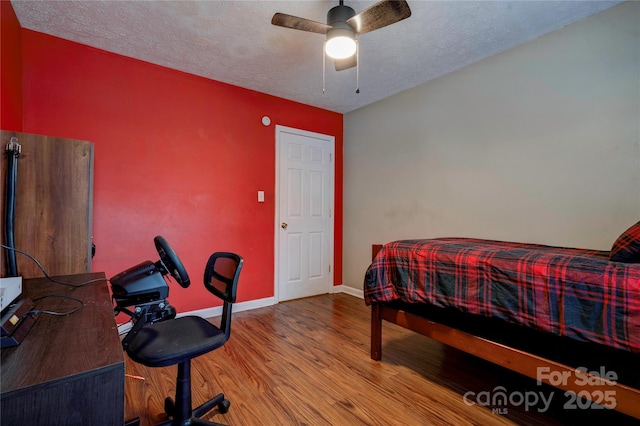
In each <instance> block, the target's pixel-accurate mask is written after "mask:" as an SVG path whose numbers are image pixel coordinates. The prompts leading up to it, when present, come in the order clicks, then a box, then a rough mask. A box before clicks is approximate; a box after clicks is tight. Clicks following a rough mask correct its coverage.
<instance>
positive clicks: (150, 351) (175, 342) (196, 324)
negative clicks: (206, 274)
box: [127, 316, 226, 367]
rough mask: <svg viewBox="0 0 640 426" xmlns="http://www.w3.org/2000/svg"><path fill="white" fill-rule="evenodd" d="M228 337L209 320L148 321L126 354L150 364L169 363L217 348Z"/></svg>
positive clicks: (181, 360) (175, 362) (186, 317)
mask: <svg viewBox="0 0 640 426" xmlns="http://www.w3.org/2000/svg"><path fill="white" fill-rule="evenodd" d="M225 341H226V340H225V335H224V332H223V331H222V330H220V329H219V328H218V327H216V326H214V325H213V324H211V323H210V322H209V321H207V320H205V319H203V318H200V317H196V316H184V317H180V318H176V319H172V320H167V321H161V322H157V323H154V324H147V325H145V326H144V327H142V328H141V329H140V331H139V332H138V334H137V335H136V336H135V338H134V339H133V340H132V341H131V343H130V344H129V346H128V347H127V354H129V357H130V358H131V359H132V360H134V361H135V362H139V363H140V364H143V365H146V366H147V367H166V366H168V365H174V364H179V363H181V362H183V361H185V360H186V359H191V358H195V357H197V356H200V355H203V354H205V353H207V352H210V351H212V350H214V349H217V348H219V347H220V346H222V345H224V343H225Z"/></svg>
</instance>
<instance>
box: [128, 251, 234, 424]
mask: <svg viewBox="0 0 640 426" xmlns="http://www.w3.org/2000/svg"><path fill="white" fill-rule="evenodd" d="M243 263H244V259H243V258H242V257H241V256H238V255H237V254H234V253H224V252H219V253H214V254H212V255H211V257H209V261H208V262H207V266H206V268H205V271H204V286H205V287H206V289H207V290H209V291H210V292H211V293H213V294H214V295H215V296H217V297H219V298H220V299H222V300H223V301H224V304H223V309H222V319H221V320H220V328H218V327H216V326H214V325H213V324H211V323H210V322H209V321H207V320H205V319H203V318H201V317H197V316H184V317H179V318H175V319H169V320H166V321H160V322H156V323H146V324H145V325H144V326H143V327H142V328H141V329H140V330H139V331H138V333H137V334H136V335H135V336H134V337H133V339H132V340H131V341H130V342H129V345H128V346H127V348H126V351H127V354H129V357H130V358H131V359H132V360H134V361H136V362H139V363H140V364H143V365H146V366H147V367H166V366H169V365H174V364H178V378H177V382H176V396H175V399H172V398H170V397H167V398H166V399H165V403H164V408H165V412H166V413H167V415H169V417H171V419H169V420H167V421H165V422H163V423H160V425H167V426H168V425H174V426H178V425H181V426H187V425H217V424H218V423H212V422H208V421H205V420H202V419H200V418H199V417H202V416H203V415H204V414H205V413H207V412H208V411H210V410H211V409H213V408H214V407H216V406H217V407H218V409H219V410H220V412H221V413H226V412H227V411H228V410H229V406H230V404H231V403H230V402H229V400H227V399H225V397H224V394H222V393H221V394H219V395H216V396H215V397H213V398H212V399H210V400H209V401H207V402H205V403H204V404H202V405H200V406H199V407H197V408H192V406H191V360H192V359H193V358H196V357H198V356H200V355H203V354H206V353H208V352H211V351H213V350H214V349H217V348H219V347H221V346H222V345H224V344H225V342H226V341H227V340H228V339H229V335H230V333H231V307H232V304H233V303H234V302H235V301H236V289H237V287H238V277H239V276H240V270H241V269H242V265H243Z"/></svg>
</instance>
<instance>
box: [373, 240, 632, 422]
mask: <svg viewBox="0 0 640 426" xmlns="http://www.w3.org/2000/svg"><path fill="white" fill-rule="evenodd" d="M381 248H382V245H381V244H374V245H373V246H372V260H373V258H374V257H375V256H376V254H377V253H378V252H379V251H380V249H381ZM382 320H385V321H389V322H390V323H393V324H397V325H399V326H401V327H404V328H407V329H409V330H412V331H415V332H417V333H420V334H422V335H424V336H427V337H430V338H432V339H434V340H437V341H439V342H441V343H444V344H445V345H449V346H452V347H454V348H456V349H459V350H462V351H464V352H467V353H469V354H472V355H475V356H477V357H479V358H482V359H484V360H486V361H489V362H492V363H494V364H498V365H500V366H502V367H505V368H508V369H510V370H513V371H515V372H518V373H521V374H524V375H525V376H528V377H530V378H533V379H536V380H538V379H541V380H540V381H541V382H544V383H547V384H549V385H552V386H555V387H556V388H559V389H562V390H565V391H571V392H574V393H576V394H578V395H580V396H585V397H587V395H589V396H591V397H589V399H591V400H592V401H595V402H598V401H600V402H601V403H602V405H605V406H607V405H609V406H610V404H607V400H603V399H601V396H602V395H613V396H614V398H615V403H616V406H615V408H614V409H615V410H616V411H619V412H621V413H624V414H627V415H629V416H632V417H635V418H638V419H640V389H635V388H633V387H631V386H627V385H624V384H622V383H617V382H614V381H613V380H611V381H609V380H602V379H601V378H599V377H598V376H595V375H591V374H589V373H586V372H582V371H580V372H579V374H577V373H578V372H577V371H576V368H578V366H576V367H570V366H568V365H566V364H563V363H561V362H556V361H553V360H551V359H547V358H544V357H541V356H538V355H534V354H531V353H528V352H526V351H523V350H519V349H515V348H512V347H509V346H507V345H505V344H502V343H498V342H495V341H492V340H489V339H486V338H483V337H479V336H475V335H473V334H470V333H467V332H465V331H461V330H459V329H457V328H453V327H451V326H447V325H445V324H442V323H439V322H435V321H433V320H431V319H428V318H424V317H422V316H420V315H417V314H414V313H411V312H408V311H407V310H405V309H402V308H399V307H395V306H389V305H388V304H384V303H382V304H376V303H374V304H372V305H371V359H373V360H376V361H379V360H380V359H381V358H382ZM541 367H542V368H547V369H549V370H545V371H549V372H553V374H552V376H553V378H557V377H561V376H558V374H563V375H564V376H562V377H566V378H567V380H564V381H560V380H553V383H552V381H551V380H549V377H550V375H545V377H541V378H539V377H538V371H539V370H538V369H539V368H541ZM637 368H638V369H639V370H640V364H638V367H637ZM605 379H606V377H605ZM558 382H560V384H558ZM584 383H588V384H584ZM594 383H595V384H597V385H593V384H594ZM581 391H582V392H581ZM596 391H598V392H596ZM600 392H602V393H600Z"/></svg>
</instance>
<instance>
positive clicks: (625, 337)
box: [364, 222, 640, 418]
mask: <svg viewBox="0 0 640 426" xmlns="http://www.w3.org/2000/svg"><path fill="white" fill-rule="evenodd" d="M364 297H365V303H366V304H367V305H370V306H371V358H372V359H374V360H381V358H382V324H383V320H385V321H388V322H391V323H394V324H398V325H400V326H402V327H405V328H408V329H410V330H413V331H415V332H418V333H420V334H423V335H425V336H428V337H430V338H433V339H435V340H438V341H440V342H442V343H444V344H446V345H449V346H453V347H455V348H457V349H460V350H463V351H465V352H468V353H470V354H473V355H476V356H478V357H480V358H483V359H485V360H487V361H490V362H493V363H496V364H498V365H501V366H503V367H506V368H508V369H511V370H513V371H516V372H518V373H521V374H524V375H526V376H528V377H531V378H533V379H536V380H538V383H546V384H549V385H551V386H555V387H557V388H559V389H562V390H564V391H568V392H570V393H568V394H565V395H578V396H579V397H581V398H578V399H577V400H575V399H574V403H575V402H576V401H577V402H578V406H579V408H602V407H604V408H607V409H615V410H617V411H620V412H622V413H624V414H627V415H629V416H632V417H635V418H640V222H638V223H636V224H635V225H633V226H631V227H630V228H629V229H627V230H626V231H625V232H623V233H622V235H620V237H619V238H618V239H616V241H615V242H614V244H613V246H612V249H611V251H598V250H586V249H576V248H564V247H551V246H544V245H539V244H523V243H514V242H503V241H492V240H480V239H472V238H435V239H428V240H401V241H394V242H390V243H387V244H385V245H374V246H373V247H372V263H371V265H370V266H369V268H368V269H367V272H366V275H365V280H364ZM581 401H587V403H586V404H585V403H584V402H581ZM593 403H596V404H598V405H599V406H596V405H593ZM589 404H591V405H589Z"/></svg>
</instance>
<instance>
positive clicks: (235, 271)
mask: <svg viewBox="0 0 640 426" xmlns="http://www.w3.org/2000/svg"><path fill="white" fill-rule="evenodd" d="M243 264H244V259H243V258H242V256H239V255H237V254H235V253H228V252H216V253H213V254H212V255H211V256H210V257H209V260H208V261H207V266H206V267H205V269H204V286H205V288H206V289H207V290H209V291H210V292H211V293H212V294H213V295H215V296H216V297H219V298H220V299H222V300H223V301H224V305H223V308H222V319H221V321H220V329H221V330H224V334H225V337H226V339H225V340H228V339H229V335H230V334H231V305H232V304H233V303H235V301H236V292H237V289H238V278H239V277H240V271H241V270H242V265H243Z"/></svg>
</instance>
